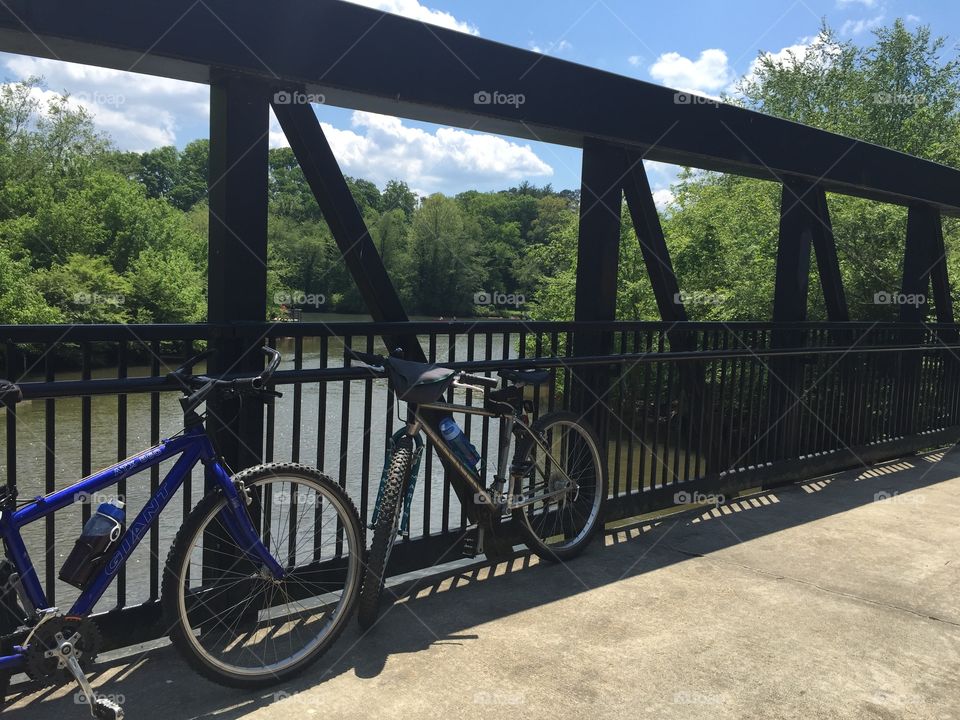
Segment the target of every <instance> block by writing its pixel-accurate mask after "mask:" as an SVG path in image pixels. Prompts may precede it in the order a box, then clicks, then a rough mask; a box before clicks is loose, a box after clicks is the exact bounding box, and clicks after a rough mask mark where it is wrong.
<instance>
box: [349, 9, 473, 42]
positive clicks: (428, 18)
mask: <svg viewBox="0 0 960 720" xmlns="http://www.w3.org/2000/svg"><path fill="white" fill-rule="evenodd" d="M350 2H352V3H356V4H357V5H366V6H367V7H370V8H374V9H376V10H383V11H384V12H388V13H393V14H394V15H403V16H404V17H408V18H413V19H414V20H421V21H423V22H425V23H430V24H431V25H439V26H440V27H445V28H449V29H451V30H459V31H460V32H465V33H470V34H471V35H479V34H480V31H479V30H477V28H476V27H474V26H473V25H471V24H470V23H468V22H464V21H463V20H457V18H455V17H454V16H453V15H451V14H450V13H448V12H445V11H443V10H434V9H433V8H428V7H426V6H425V5H421V4H420V3H419V2H418V0H350Z"/></svg>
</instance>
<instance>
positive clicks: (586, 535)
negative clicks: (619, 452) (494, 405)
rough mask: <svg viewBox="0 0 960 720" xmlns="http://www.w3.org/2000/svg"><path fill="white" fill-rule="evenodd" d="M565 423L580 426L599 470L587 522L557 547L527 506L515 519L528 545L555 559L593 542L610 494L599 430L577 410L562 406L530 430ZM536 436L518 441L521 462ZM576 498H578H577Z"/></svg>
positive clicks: (517, 511)
mask: <svg viewBox="0 0 960 720" xmlns="http://www.w3.org/2000/svg"><path fill="white" fill-rule="evenodd" d="M560 424H566V425H570V426H574V427H576V428H578V430H579V431H581V432H582V438H583V439H584V440H585V441H587V442H588V444H589V445H590V446H592V447H590V449H591V450H592V451H593V456H594V460H595V463H596V465H595V470H596V472H597V473H598V474H599V482H595V486H594V488H593V493H594V498H593V500H592V501H591V505H590V508H589V515H588V526H587V527H585V528H584V529H583V530H581V531H580V532H579V533H578V534H577V537H576V538H575V542H573V543H572V544H570V545H569V546H565V547H555V546H551V545H548V544H546V543H545V542H544V541H543V539H542V538H540V537H539V535H538V534H537V532H536V531H535V530H534V528H533V527H532V525H531V523H530V515H529V513H528V512H527V511H526V510H525V509H524V508H519V509H514V510H513V513H512V515H513V519H514V521H515V522H517V524H518V525H519V526H520V528H521V529H522V531H523V534H524V536H525V538H526V540H527V547H529V548H530V549H531V550H533V551H534V552H535V553H536V554H537V555H538V556H539V557H540V558H542V559H544V560H549V561H552V562H559V561H563V560H569V559H570V558H573V557H575V556H576V555H579V554H580V553H581V552H582V551H583V549H584V548H585V547H586V546H587V545H589V544H590V541H591V540H592V539H593V536H594V534H595V533H596V532H597V530H598V529H599V528H600V527H602V526H603V506H604V503H605V501H606V498H607V478H606V470H605V466H604V462H603V454H602V453H601V451H600V441H599V440H598V439H597V434H596V432H594V430H593V428H591V427H590V426H589V425H588V424H587V423H585V422H583V421H582V420H581V419H580V417H579V416H577V415H576V414H575V413H572V412H569V411H567V410H560V411H557V412H552V413H549V414H547V415H544V416H542V417H541V418H540V419H539V420H537V421H536V422H535V423H534V424H533V426H532V428H531V430H532V431H533V432H534V433H537V434H540V435H543V434H545V433H546V432H547V431H548V430H549V429H550V427H551V426H554V425H560ZM537 447H538V446H537V444H536V443H535V442H534V440H533V437H531V436H530V435H524V436H523V437H522V438H521V439H520V441H519V443H518V444H517V450H516V457H517V458H518V460H519V461H520V462H521V463H522V462H524V461H526V460H528V459H529V457H530V455H531V453H532V452H533V451H534V450H535V449H536V448H537ZM574 502H576V501H574Z"/></svg>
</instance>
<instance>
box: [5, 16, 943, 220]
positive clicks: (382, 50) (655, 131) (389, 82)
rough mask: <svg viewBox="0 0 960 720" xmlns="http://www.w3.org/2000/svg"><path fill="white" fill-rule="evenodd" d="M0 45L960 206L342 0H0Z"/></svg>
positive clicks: (812, 138)
mask: <svg viewBox="0 0 960 720" xmlns="http://www.w3.org/2000/svg"><path fill="white" fill-rule="evenodd" d="M0 49H2V50H6V51H9V52H17V53H24V54H28V55H35V56H39V57H54V58H59V59H62V60H68V61H72V62H80V63H87V64H91V65H99V66H103V67H112V68H118V69H121V70H134V71H137V72H144V73H151V74H154V75H161V76H164V77H171V78H177V79H182V80H190V81H194V82H209V81H210V78H211V72H212V69H213V68H227V69H231V70H234V71H237V72H242V73H245V74H248V75H252V76H256V77H259V78H262V79H266V80H268V81H269V82H271V83H273V84H275V85H276V86H277V87H279V88H284V89H287V90H295V89H301V90H303V91H305V92H307V93H314V94H322V95H323V96H324V98H323V99H324V100H325V101H326V102H327V103H329V104H332V105H339V106H343V107H349V108H356V109H360V110H369V111H373V112H380V113H386V114H389V115H395V116H403V117H410V118H415V119H419V120H425V121H429V122H435V123H440V124H447V125H455V126H459V127H466V128H475V129H478V130H482V131H488V132H497V133H503V134H507V135H513V136H516V137H523V138H530V139H539V140H544V141H547V142H553V143H560V144H566V145H571V146H577V147H579V146H582V144H583V139H584V138H585V137H595V138H603V139H605V140H607V141H610V142H614V143H619V144H621V145H624V146H627V147H631V148H635V149H638V150H641V151H643V152H645V154H646V157H647V158H648V159H650V160H659V161H662V162H668V163H676V164H681V165H689V166H693V167H700V168H706V169H710V170H719V171H724V172H732V173H736V174H740V175H747V176H753V177H760V178H767V179H772V180H778V181H779V180H781V179H782V178H784V177H788V176H792V177H797V178H802V179H805V180H807V181H808V182H816V183H819V184H821V185H822V186H823V187H824V189H826V190H829V191H833V192H843V193H849V194H852V195H860V196H863V197H869V198H873V199H877V200H884V201H890V202H895V203H901V204H909V203H913V202H923V203H926V204H929V205H933V206H935V207H937V208H939V209H941V210H942V211H944V212H946V213H951V214H960V199H958V197H960V196H958V194H957V192H956V189H957V188H958V187H960V171H958V170H955V169H951V168H948V167H945V166H943V165H938V164H937V163H933V162H929V161H925V160H921V159H919V158H915V157H911V156H909V155H905V154H903V153H899V152H895V151H893V150H888V149H885V148H881V147H878V146H875V145H870V144H868V143H864V142H859V141H857V140H853V139H850V138H846V137H843V136H841V135H836V134H833V133H829V132H825V131H822V130H818V129H815V128H811V127H807V126H804V125H799V124H797V123H793V122H789V121H786V120H782V119H779V118H775V117H771V116H768V115H763V114H761V113H756V112H752V111H748V110H745V109H742V108H737V107H733V106H730V105H723V104H717V103H714V102H707V101H699V100H697V99H695V98H691V97H690V96H689V95H684V94H681V93H676V92H674V91H673V90H671V89H669V88H664V87H661V86H658V85H654V84H651V83H646V82H642V81H639V80H636V79H632V78H628V77H623V76H620V75H615V74H613V73H609V72H604V71H601V70H596V69H593V68H589V67H584V66H582V65H577V64H574V63H570V62H565V61H563V60H559V59H557V58H553V57H547V56H543V55H539V54H537V53H532V52H529V51H526V50H521V49H518V48H513V47H508V46H505V45H502V44H499V43H495V42H492V41H489V40H485V39H483V38H479V37H475V36H472V35H469V34H465V33H460V32H455V31H452V30H446V29H443V28H439V27H434V26H430V25H426V24H424V23H422V22H418V21H415V20H410V19H407V18H402V17H398V16H395V15H389V14H384V13H382V12H380V11H378V10H373V9H370V8H366V7H361V6H359V5H354V4H351V3H348V2H340V0H285V1H284V2H283V3H280V4H277V3H264V2H250V1H247V2H238V0H205V2H202V3H196V2H193V0H139V1H138V2H135V3H131V2H129V1H128V0H100V2H98V3H97V5H96V10H95V11H93V10H91V8H90V6H89V5H88V4H85V3H77V2H72V1H69V0H7V2H4V3H2V7H0ZM316 99H319V98H316Z"/></svg>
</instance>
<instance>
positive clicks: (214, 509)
mask: <svg viewBox="0 0 960 720" xmlns="http://www.w3.org/2000/svg"><path fill="white" fill-rule="evenodd" d="M278 478H289V479H295V480H298V481H300V482H301V483H302V484H304V485H306V486H310V485H313V486H314V489H317V488H319V489H320V490H321V491H322V492H321V493H320V496H321V497H322V500H323V502H325V503H330V504H332V505H333V506H334V510H335V516H336V518H337V521H338V527H342V538H343V542H344V543H349V547H350V548H353V550H351V551H349V552H348V553H347V555H346V556H345V557H346V576H345V578H346V579H345V580H344V587H343V590H342V595H341V598H342V600H341V601H338V603H337V606H338V609H337V610H336V611H335V614H334V615H333V616H332V618H331V620H330V622H329V625H324V627H325V628H326V630H325V632H324V634H323V635H322V637H321V639H320V640H319V641H318V642H317V643H316V644H315V645H314V646H313V647H312V648H310V649H309V651H306V652H304V653H303V655H302V657H299V658H298V659H296V660H295V661H293V662H291V663H290V664H289V666H286V667H283V668H282V669H280V670H266V668H264V671H263V672H260V673H259V674H258V673H257V672H255V670H251V671H249V672H241V671H239V670H234V671H230V670H229V669H225V667H222V666H218V664H217V663H216V662H215V660H214V659H213V658H212V655H210V653H207V654H204V653H203V652H202V650H201V649H199V648H198V647H197V646H198V644H199V642H198V641H197V640H196V638H195V637H191V635H192V634H193V631H194V628H193V627H192V625H191V624H190V619H189V617H185V613H186V612H187V611H186V609H185V608H186V604H185V601H184V602H183V603H181V600H182V598H183V593H182V591H181V588H182V587H183V583H184V579H185V578H187V579H189V577H190V575H189V573H190V558H191V553H192V552H193V551H194V550H196V549H197V548H196V546H195V543H196V541H197V538H198V537H201V536H202V534H203V533H204V532H207V527H208V525H209V524H210V523H211V522H212V521H213V520H214V519H215V518H216V517H218V515H219V513H220V511H221V510H222V509H223V508H224V507H225V504H226V500H225V499H224V497H223V495H222V494H221V493H219V492H213V493H210V494H208V495H207V496H205V497H204V498H203V499H202V500H201V501H200V502H199V503H198V504H197V505H196V507H195V508H194V509H193V511H192V512H191V513H190V515H188V516H187V519H186V521H185V522H184V523H183V526H182V527H181V528H180V530H179V532H178V533H177V536H176V538H175V539H174V541H173V545H172V546H171V548H170V552H169V555H168V557H167V562H166V565H165V568H164V577H163V585H162V590H161V604H162V607H163V611H164V617H165V621H166V623H167V625H168V627H169V628H170V630H169V636H170V639H171V641H172V642H173V645H174V647H176V648H177V650H178V652H179V653H180V655H181V656H182V657H183V658H184V659H185V660H186V661H187V663H188V664H189V665H190V667H192V668H193V669H194V670H195V671H196V672H198V673H199V674H200V675H202V676H204V677H206V678H207V679H209V680H213V681H214V682H216V683H218V684H220V685H225V686H228V687H236V688H250V689H253V688H260V687H267V686H270V685H275V684H277V683H279V682H282V681H284V680H287V679H289V678H291V677H293V676H294V675H297V674H298V673H300V672H302V671H303V670H304V669H306V668H307V667H308V666H309V665H311V664H312V663H313V662H315V661H316V660H317V659H319V657H320V656H321V655H323V653H324V652H326V650H328V649H329V648H330V646H331V645H332V644H333V643H334V642H335V641H336V640H337V638H338V637H339V636H340V634H341V633H342V632H343V630H344V629H345V628H346V626H347V623H348V620H349V618H350V617H351V615H352V614H353V609H354V607H355V606H356V602H357V599H358V596H359V585H360V578H361V570H362V555H363V548H364V544H365V543H364V532H363V526H362V525H361V523H360V518H359V515H358V513H357V510H356V508H355V507H354V505H353V502H352V501H351V500H350V498H349V496H348V495H347V494H346V492H344V491H343V489H342V488H341V487H340V486H339V485H337V484H336V483H335V482H334V481H333V480H332V479H330V478H329V477H328V476H326V475H324V474H322V473H321V472H320V471H318V470H316V469H315V468H310V467H307V466H303V465H298V464H295V463H273V464H269V465H260V466H257V467H254V468H250V469H248V470H244V471H243V472H241V473H239V474H238V475H237V476H236V480H237V481H242V482H243V483H244V485H245V486H246V487H247V488H257V487H261V488H262V487H263V486H264V485H265V484H266V482H264V481H270V480H277V479H278ZM291 484H292V483H291ZM298 492H299V491H298ZM254 525H255V526H256V525H257V523H254ZM275 554H276V553H275ZM348 581H349V587H348ZM294 582H298V581H296V580H294ZM300 584H301V585H302V584H303V583H300ZM318 584H319V583H318ZM272 598H273V596H271V600H272ZM341 602H342V606H341ZM201 604H205V603H201ZM268 612H269V606H268ZM314 612H316V611H314Z"/></svg>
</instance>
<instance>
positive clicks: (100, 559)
mask: <svg viewBox="0 0 960 720" xmlns="http://www.w3.org/2000/svg"><path fill="white" fill-rule="evenodd" d="M123 507H124V505H123V503H122V502H120V501H119V500H111V501H110V502H105V503H101V504H100V507H98V508H97V512H95V513H94V514H93V515H92V516H91V517H90V519H89V520H87V523H86V525H84V526H83V533H82V534H81V535H80V537H79V538H78V539H77V542H76V544H75V545H74V546H73V551H72V552H71V553H70V555H69V557H67V560H66V562H64V563H63V567H62V568H61V569H60V576H59V577H60V579H61V580H63V581H64V582H65V583H69V584H70V585H73V586H74V587H75V588H77V589H79V590H85V589H86V587H87V583H89V582H90V579H91V578H92V577H93V576H94V574H96V572H97V571H98V570H99V569H100V567H101V566H102V565H103V563H104V562H105V561H106V559H107V555H108V554H109V553H110V551H112V550H113V549H114V548H115V547H116V545H117V542H118V541H119V540H120V536H121V535H122V534H123V526H124V523H125V522H126V513H125V512H124V509H123Z"/></svg>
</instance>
